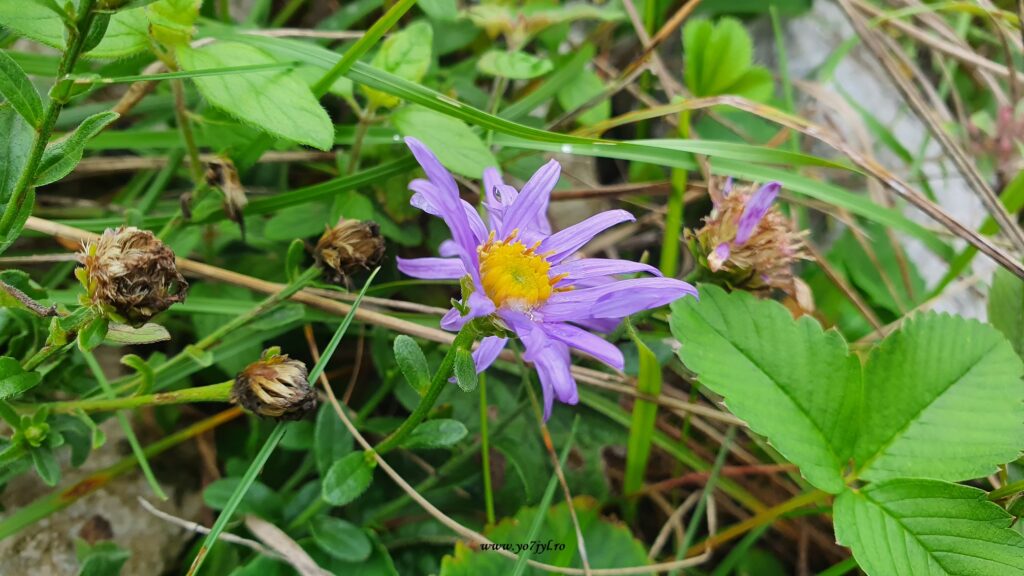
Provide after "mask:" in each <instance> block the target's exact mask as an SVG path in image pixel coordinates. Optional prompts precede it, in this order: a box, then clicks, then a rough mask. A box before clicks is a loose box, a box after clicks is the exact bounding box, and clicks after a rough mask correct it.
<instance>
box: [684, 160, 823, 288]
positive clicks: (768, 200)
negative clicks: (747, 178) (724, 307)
mask: <svg viewBox="0 0 1024 576" xmlns="http://www.w3.org/2000/svg"><path fill="white" fill-rule="evenodd" d="M724 188H725V189H724V190H723V191H722V193H721V194H716V195H713V196H712V200H713V201H714V208H713V209H712V210H711V214H710V215H709V216H708V217H706V218H705V219H704V226H703V227H702V228H701V229H700V230H697V232H696V233H694V234H693V237H694V239H695V240H696V242H695V249H696V254H695V255H696V256H697V258H698V259H699V260H700V261H701V262H702V263H703V264H705V265H706V266H707V268H708V269H709V270H711V272H713V273H715V274H717V275H720V276H723V277H725V279H726V280H727V281H728V282H729V283H730V284H731V285H733V286H737V287H741V288H745V289H747V290H751V291H761V290H770V289H772V288H774V289H778V290H782V291H783V292H785V293H787V294H789V295H791V296H794V297H796V298H797V299H798V300H804V299H805V298H804V296H805V291H804V290H802V289H801V287H800V286H799V281H798V279H797V278H795V277H794V276H793V264H795V263H796V262H797V261H798V260H806V259H807V258H808V256H807V254H806V253H805V252H804V249H803V237H804V233H802V232H797V231H795V230H794V229H793V226H792V224H791V223H790V221H789V219H787V218H786V216H785V215H784V214H783V213H782V212H780V211H779V209H778V207H776V206H774V205H773V204H772V203H773V202H774V201H775V197H776V196H778V194H779V190H780V189H781V188H782V185H781V184H779V183H778V182H770V183H768V184H765V185H764V186H761V187H760V188H758V189H757V190H754V187H753V186H750V187H743V188H739V187H736V188H733V186H732V181H731V180H729V181H727V182H726V184H725V187H724Z"/></svg>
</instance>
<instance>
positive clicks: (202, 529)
mask: <svg viewBox="0 0 1024 576" xmlns="http://www.w3.org/2000/svg"><path fill="white" fill-rule="evenodd" d="M137 498H138V500H139V504H140V505H141V506H142V508H143V509H144V510H145V511H146V512H149V513H150V514H152V515H153V516H156V517H157V518H159V519H161V520H163V521H165V522H168V523H170V524H174V525H175V526H178V527H179V528H184V529H185V530H188V531H189V532H195V533H196V534H202V535H204V536H205V535H207V534H209V533H210V529H209V528H207V527H206V526H203V525H202V524H199V523H197V522H192V521H191V520H185V519H184V518H178V517H177V516H174V515H172V514H168V513H167V512H164V511H163V510H160V509H159V508H157V507H156V506H153V505H152V504H150V503H149V501H148V500H146V499H145V498H143V497H142V496H138V497H137ZM217 539H218V540H222V541H224V542H230V543H232V544H238V545H239V546H245V547H246V548H250V549H252V550H255V551H256V552H259V553H260V554H263V555H265V556H270V557H272V558H281V556H280V555H278V554H277V553H276V552H274V551H273V550H271V549H269V548H267V547H266V546H264V545H263V544H260V543H259V542H257V541H255V540H249V539H248V538H243V537H241V536H237V535H235V534H232V533H230V532H221V533H220V535H219V536H218V537H217Z"/></svg>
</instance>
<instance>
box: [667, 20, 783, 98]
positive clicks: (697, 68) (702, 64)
mask: <svg viewBox="0 0 1024 576" xmlns="http://www.w3.org/2000/svg"><path fill="white" fill-rule="evenodd" d="M753 53H754V49H753V41H752V40H751V38H750V34H749V33H748V32H747V30H746V29H745V28H744V27H743V24H742V23H741V22H740V21H739V20H736V19H735V18H722V19H720V20H719V21H718V22H717V23H714V24H713V23H711V22H710V21H708V20H691V21H689V22H687V23H686V26H684V27H683V55H684V57H685V64H686V66H685V69H684V70H683V76H684V80H685V81H686V86H687V88H689V89H690V91H691V92H693V94H694V96H700V97H705V96H718V95H721V94H740V95H744V96H747V97H751V98H754V97H762V98H767V97H770V96H771V94H772V90H773V86H772V83H771V74H770V73H768V71H767V70H765V69H763V68H758V67H754V66H751V62H752V60H753ZM751 73H752V74H751Z"/></svg>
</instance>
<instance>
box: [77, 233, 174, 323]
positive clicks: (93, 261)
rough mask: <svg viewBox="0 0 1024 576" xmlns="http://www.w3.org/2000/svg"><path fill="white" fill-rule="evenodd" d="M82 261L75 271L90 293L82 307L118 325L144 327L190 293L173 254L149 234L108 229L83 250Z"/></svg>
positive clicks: (87, 294) (87, 293)
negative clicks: (95, 308) (97, 310)
mask: <svg viewBox="0 0 1024 576" xmlns="http://www.w3.org/2000/svg"><path fill="white" fill-rule="evenodd" d="M83 261H84V264H85V266H84V267H83V268H78V269H77V270H76V271H75V275H76V276H77V277H78V279H79V281H81V282H82V285H83V286H85V289H86V296H85V297H84V298H83V304H85V305H90V306H95V307H97V308H99V309H100V310H101V311H102V312H103V313H104V314H105V315H107V316H108V317H109V318H110V319H112V320H114V321H116V322H121V323H123V324H130V325H132V326H135V327H139V326H142V325H143V324H145V323H146V322H147V321H148V320H149V319H150V318H152V317H153V316H155V315H157V314H159V313H160V312H163V311H164V310H166V309H168V308H170V306H171V304H174V303H176V302H182V301H184V300H185V295H186V293H187V292H188V282H186V281H185V278H184V277H183V276H182V275H181V273H179V272H178V268H177V266H176V265H175V263H174V252H173V251H172V250H171V249H170V248H169V247H168V246H167V245H166V244H164V243H163V242H161V241H160V239H159V238H157V237H156V236H154V235H153V233H152V232H150V231H148V230H139V229H138V228H135V227H127V228H126V227H121V228H118V229H116V230H113V229H110V228H108V229H107V230H106V231H105V232H103V234H101V235H100V237H99V238H98V239H97V240H95V241H94V242H90V243H89V244H87V245H86V246H85V252H84V255H83Z"/></svg>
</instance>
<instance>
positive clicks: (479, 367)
mask: <svg viewBox="0 0 1024 576" xmlns="http://www.w3.org/2000/svg"><path fill="white" fill-rule="evenodd" d="M506 342H508V338H502V337H501V336H487V337H486V338H484V339H483V340H481V341H480V345H479V346H477V348H476V350H474V351H473V363H474V364H476V373H477V374H479V373H481V372H483V371H484V370H486V369H487V368H488V367H489V366H490V365H491V364H494V361H495V360H497V359H498V355H499V354H501V351H502V349H504V348H505V343H506Z"/></svg>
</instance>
